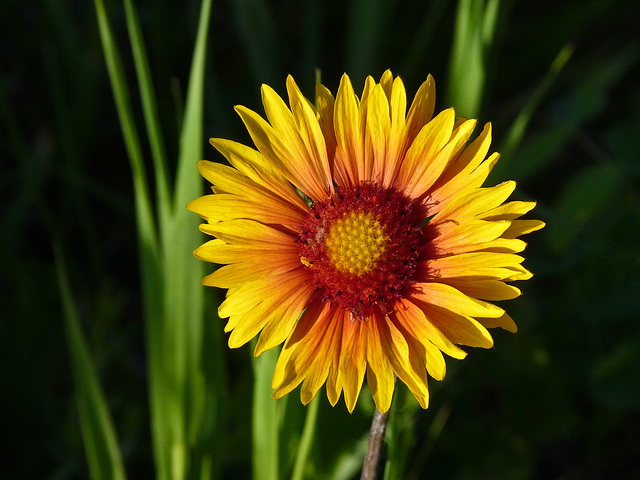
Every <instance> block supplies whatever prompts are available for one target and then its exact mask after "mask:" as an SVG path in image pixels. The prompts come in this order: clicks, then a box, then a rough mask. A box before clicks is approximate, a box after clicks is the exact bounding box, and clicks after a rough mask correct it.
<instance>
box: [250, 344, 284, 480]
mask: <svg viewBox="0 0 640 480" xmlns="http://www.w3.org/2000/svg"><path fill="white" fill-rule="evenodd" d="M251 344H252V346H255V341H252V342H251ZM278 354H279V352H278V349H274V348H272V349H271V350H267V351H266V352H264V353H263V354H262V355H260V356H259V357H256V358H254V359H253V377H254V379H253V414H252V416H253V479H254V480H273V479H277V478H279V471H280V468H279V465H278V460H279V458H280V456H279V448H280V447H279V441H278V438H279V433H280V422H281V418H280V416H281V413H282V412H283V411H284V402H286V398H284V399H281V400H275V399H273V398H271V393H272V391H273V389H272V388H271V377H272V376H273V371H274V369H275V366H276V362H277V361H278Z"/></svg>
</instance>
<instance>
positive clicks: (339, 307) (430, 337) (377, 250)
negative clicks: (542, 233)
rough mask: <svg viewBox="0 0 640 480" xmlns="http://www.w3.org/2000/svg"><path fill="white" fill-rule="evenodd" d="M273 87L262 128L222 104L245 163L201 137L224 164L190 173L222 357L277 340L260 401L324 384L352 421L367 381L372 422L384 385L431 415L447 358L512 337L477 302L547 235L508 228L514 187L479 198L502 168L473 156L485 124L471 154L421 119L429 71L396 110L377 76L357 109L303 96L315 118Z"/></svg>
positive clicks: (398, 88)
mask: <svg viewBox="0 0 640 480" xmlns="http://www.w3.org/2000/svg"><path fill="white" fill-rule="evenodd" d="M286 85H287V93H288V97H289V106H287V105H286V104H285V102H284V101H283V100H282V99H281V98H280V97H279V96H278V95H277V94H276V93H275V92H274V90H273V89H272V88H270V87H269V86H266V85H264V86H263V87H262V102H263V104H264V108H265V112H266V117H267V120H265V119H263V118H262V117H261V116H259V115H258V114H256V113H255V112H253V111H251V110H249V109H247V108H245V107H242V106H239V107H236V111H237V113H238V114H239V115H240V117H241V119H242V121H243V122H244V124H245V126H246V128H247V130H248V131H249V134H250V135H251V138H252V139H253V142H254V143H255V145H256V147H257V150H255V149H253V148H250V147H247V146H245V145H242V144H239V143H236V142H233V141H230V140H223V139H212V140H211V144H212V145H213V146H214V147H215V148H216V149H217V150H218V151H219V152H220V153H222V154H223V155H224V156H225V157H226V159H227V160H228V161H229V163H230V164H231V166H227V165H223V164H221V163H213V162H208V161H202V162H200V163H199V164H198V168H199V170H200V172H201V174H202V175H203V176H204V177H205V178H206V179H207V180H208V181H209V182H211V183H212V184H213V194H212V195H206V196H203V197H201V198H198V199H197V200H194V201H193V202H191V203H190V204H189V206H188V208H189V209H190V210H192V211H194V212H196V213H198V214H200V216H202V217H203V218H204V220H205V221H206V223H204V224H202V225H201V230H202V231H203V232H204V233H206V234H208V235H211V236H213V237H215V238H214V239H212V240H210V241H208V242H207V243H205V244H204V245H202V246H201V247H199V248H198V249H197V250H196V251H195V255H196V257H198V258H200V259H202V260H205V261H208V262H212V263H217V264H221V265H222V266H221V267H220V268H218V269H217V270H216V271H214V272H213V273H212V274H210V275H208V276H207V277H205V278H204V280H203V282H202V283H203V284H204V285H209V286H214V287H220V288H226V289H228V291H227V295H226V299H225V300H224V301H223V302H222V304H221V305H220V308H219V314H220V316H221V317H223V318H226V317H228V323H227V324H226V327H225V331H226V332H231V334H230V336H229V346H230V347H231V348H236V347H239V346H241V345H244V344H245V343H247V342H248V341H249V340H251V339H252V338H254V337H255V336H256V335H258V334H259V339H258V341H257V345H256V348H255V355H256V356H257V355H260V354H261V353H262V352H264V351H266V350H268V349H271V348H274V347H276V346H278V345H280V344H282V343H283V342H284V347H283V348H282V350H281V352H280V356H279V358H278V363H277V365H276V368H275V372H274V375H273V379H272V386H273V388H274V393H273V397H274V398H280V397H282V396H283V395H285V394H287V393H289V392H290V391H292V390H293V389H294V388H296V387H297V386H298V385H300V384H301V383H302V388H301V392H300V395H301V399H302V402H303V403H305V404H306V403H308V402H310V401H311V400H312V399H313V398H314V397H315V395H316V394H317V392H318V390H319V389H320V387H321V386H322V385H324V384H326V391H327V397H328V399H329V401H330V402H331V404H332V405H335V404H336V403H337V401H338V399H339V398H340V396H341V394H342V393H344V398H345V403H346V405H347V408H348V410H349V411H353V409H354V407H355V404H356V400H357V398H358V395H359V393H360V390H361V387H362V384H363V380H364V377H365V374H366V378H367V384H368V387H369V390H370V391H371V394H372V396H373V399H374V401H375V403H376V406H377V408H378V409H379V410H380V411H381V412H385V411H387V410H388V409H389V407H390V405H391V399H392V396H393V390H394V384H395V377H396V376H397V377H398V378H399V379H400V380H401V381H402V382H404V383H405V384H406V385H407V386H408V388H409V389H410V390H411V392H412V393H413V395H414V396H415V397H416V399H417V400H418V402H419V403H420V405H421V406H422V407H423V408H427V406H428V401H429V391H428V387H427V376H428V375H429V376H431V377H433V378H434V379H436V380H441V379H442V378H443V377H444V376H445V360H444V357H443V353H444V354H446V355H448V356H450V357H453V358H457V359H461V358H463V357H465V355H466V353H465V351H464V350H462V349H461V348H460V347H459V346H460V345H466V346H471V347H482V348H490V347H492V345H493V340H492V338H491V335H490V334H489V332H488V331H487V329H488V328H493V327H502V328H503V329H506V330H508V331H511V332H515V331H516V330H517V327H516V325H515V323H514V322H513V320H512V319H511V318H510V317H509V315H507V314H506V313H505V311H504V310H503V309H502V308H500V307H498V306H496V305H494V304H493V303H491V302H493V301H497V300H507V299H511V298H514V297H517V296H518V295H520V290H519V289H518V288H516V287H514V286H512V285H509V284H507V283H506V282H510V281H513V280H526V279H528V278H530V277H531V276H532V274H531V273H530V272H529V271H528V270H527V269H526V268H524V267H523V266H522V265H521V263H522V261H523V257H522V256H520V255H517V253H519V252H521V251H522V250H524V248H525V245H526V244H525V242H523V241H522V240H520V239H518V237H520V236H521V235H523V234H526V233H529V232H532V231H534V230H538V229H540V228H542V227H543V226H544V223H543V222H541V221H538V220H522V219H519V217H521V216H522V215H524V214H525V213H527V212H528V211H529V210H531V209H532V208H533V207H534V206H535V203H534V202H522V201H511V202H508V203H505V201H506V200H507V198H508V197H509V196H510V194H511V193H512V192H513V190H514V188H515V183H514V182H512V181H509V182H504V183H502V184H500V185H497V186H494V187H490V188H482V187H481V185H482V183H483V182H484V180H485V179H486V178H487V175H488V174H489V172H490V171H491V168H492V167H493V166H494V165H495V163H496V161H497V160H498V157H499V155H498V154H497V153H494V154H492V155H490V156H489V157H488V158H485V157H486V156H487V152H488V150H489V144H490V142H491V125H490V124H487V125H485V127H484V129H483V131H482V133H480V135H479V136H478V137H477V138H475V139H474V140H473V141H471V142H470V143H469V138H470V136H471V134H472V132H473V130H474V128H475V125H476V121H475V120H467V119H464V118H459V119H457V120H456V117H455V113H454V110H453V109H452V108H450V109H447V110H445V111H443V112H441V113H440V114H438V115H437V116H436V117H434V118H432V115H433V110H434V103H435V85H434V81H433V79H432V77H431V76H429V77H428V79H427V81H426V82H424V83H423V84H422V86H421V87H420V88H419V90H418V92H417V94H416V96H415V99H414V100H413V103H412V104H411V107H410V108H409V111H408V113H407V111H406V107H407V98H406V93H405V88H404V85H403V83H402V80H401V79H400V78H399V77H396V78H395V79H394V78H393V76H392V74H391V72H389V71H386V72H385V73H384V74H383V75H382V78H381V79H380V82H379V83H376V82H375V81H374V80H373V79H372V78H371V77H368V78H367V79H366V82H365V86H364V91H363V92H362V97H361V98H360V99H358V97H357V96H356V94H355V93H354V90H353V87H352V85H351V81H350V79H349V77H348V76H347V75H344V76H343V77H342V80H341V82H340V87H339V89H338V93H337V95H336V97H335V98H334V97H333V95H332V94H331V93H330V92H329V90H328V89H326V88H325V87H324V86H323V85H317V88H316V97H317V107H314V105H313V104H312V103H311V102H309V101H308V100H307V99H306V98H305V97H304V96H303V95H302V93H301V92H300V90H299V88H298V86H297V85H296V83H295V81H294V80H293V78H292V77H291V76H289V77H288V78H287V82H286Z"/></svg>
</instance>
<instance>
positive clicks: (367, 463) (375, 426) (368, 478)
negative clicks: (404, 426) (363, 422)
mask: <svg viewBox="0 0 640 480" xmlns="http://www.w3.org/2000/svg"><path fill="white" fill-rule="evenodd" d="M388 419H389V411H388V410H387V411H386V412H385V413H380V411H379V410H378V409H377V408H376V413H374V414H373V421H372V422H371V430H370V431H369V447H368V448H367V456H366V457H364V465H363V467H362V475H361V476H360V480H375V478H376V476H377V473H378V464H379V463H380V455H381V453H382V446H383V445H384V432H385V429H386V427H387V420H388Z"/></svg>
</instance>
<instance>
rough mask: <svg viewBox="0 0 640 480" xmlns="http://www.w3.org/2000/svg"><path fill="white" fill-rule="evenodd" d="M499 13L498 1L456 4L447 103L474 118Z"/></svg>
mask: <svg viewBox="0 0 640 480" xmlns="http://www.w3.org/2000/svg"><path fill="white" fill-rule="evenodd" d="M499 12H500V1H499V0H488V1H487V2H486V3H485V0H459V2H458V11H457V15H456V26H455V32H454V37H453V47H452V52H451V66H450V74H449V91H448V102H449V103H450V105H454V106H455V108H456V112H457V114H458V115H460V116H463V117H467V118H475V117H477V116H478V112H479V111H480V103H481V101H482V96H483V94H484V87H485V83H486V76H487V75H486V68H487V60H488V56H489V52H490V50H491V47H492V46H493V38H494V34H495V30H496V24H497V18H498V14H499Z"/></svg>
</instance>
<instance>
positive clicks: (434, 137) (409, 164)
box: [397, 108, 455, 192]
mask: <svg viewBox="0 0 640 480" xmlns="http://www.w3.org/2000/svg"><path fill="white" fill-rule="evenodd" d="M454 120H455V112H454V111H453V109H452V108H449V109H447V110H445V111H444V112H441V113H440V114H439V115H438V116H437V117H436V118H434V119H433V120H432V121H431V122H429V123H428V124H427V125H425V126H424V127H423V128H422V130H420V133H419V134H418V135H417V137H416V138H415V139H414V140H413V143H412V144H411V146H410V147H409V150H408V151H407V153H406V155H405V158H404V160H403V162H402V165H401V166H400V172H399V173H398V181H397V183H398V185H401V186H403V187H405V188H404V189H405V190H406V191H407V192H413V191H414V189H415V187H416V185H417V184H418V183H419V182H420V181H421V180H422V179H424V178H425V177H429V178H431V177H432V176H437V175H439V174H440V172H441V171H442V169H443V168H444V166H445V165H446V163H445V164H443V163H442V161H438V162H436V161H435V160H436V156H437V154H438V152H440V150H441V149H442V148H443V147H444V146H445V145H446V144H447V142H448V141H449V139H450V138H451V133H452V132H453V123H454ZM446 160H448V158H447V159H446Z"/></svg>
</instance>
